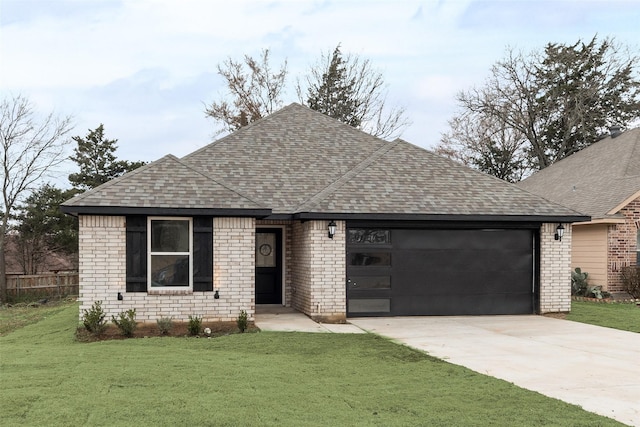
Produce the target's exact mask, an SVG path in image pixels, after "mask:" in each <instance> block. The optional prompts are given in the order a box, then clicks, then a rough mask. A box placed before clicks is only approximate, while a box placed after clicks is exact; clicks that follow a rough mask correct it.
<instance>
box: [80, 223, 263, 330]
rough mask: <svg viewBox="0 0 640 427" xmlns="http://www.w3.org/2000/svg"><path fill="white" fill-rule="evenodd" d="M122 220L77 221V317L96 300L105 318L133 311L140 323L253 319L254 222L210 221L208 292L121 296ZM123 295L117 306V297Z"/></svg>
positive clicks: (123, 263)
mask: <svg viewBox="0 0 640 427" xmlns="http://www.w3.org/2000/svg"><path fill="white" fill-rule="evenodd" d="M125 220H126V219H125V217H121V216H117V217H116V216H111V217H109V216H87V215H81V216H80V318H82V312H83V310H85V309H88V308H90V307H91V305H92V304H93V302H94V301H98V300H99V301H102V306H103V309H104V310H105V313H106V314H107V318H108V319H110V318H111V315H117V314H118V313H120V312H121V311H125V310H129V309H132V308H135V309H136V319H137V320H138V321H140V322H155V320H156V319H159V318H161V317H172V318H173V320H174V321H187V320H188V318H189V316H190V315H198V316H202V317H203V320H205V321H233V320H235V319H236V318H237V317H238V314H239V313H240V310H246V311H247V314H248V316H249V319H250V320H254V316H255V300H254V277H255V267H254V266H255V254H254V246H255V220H254V219H253V218H214V222H213V233H214V234H213V269H214V272H213V274H214V278H213V282H214V283H213V285H214V289H215V290H218V291H219V295H220V298H219V299H214V292H191V293H188V292H187V293H185V292H154V293H153V294H148V293H145V292H126V284H125V277H126V247H125V237H126V236H125V230H126V229H125V226H126V224H125ZM118 292H121V293H122V294H123V296H124V299H123V300H122V301H118V299H117V294H118Z"/></svg>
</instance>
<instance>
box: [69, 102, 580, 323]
mask: <svg viewBox="0 0 640 427" xmlns="http://www.w3.org/2000/svg"><path fill="white" fill-rule="evenodd" d="M62 209H63V211H64V212H67V213H70V214H74V215H78V216H79V219H80V282H81V290H80V301H81V309H82V310H84V309H86V308H89V307H90V306H91V304H92V303H93V302H94V301H96V300H101V301H103V307H104V309H105V310H106V312H107V315H111V314H116V313H118V312H120V311H123V310H127V309H130V308H135V309H136V313H137V317H138V319H140V320H143V321H149V320H154V319H157V318H160V317H173V318H174V320H185V319H186V318H187V317H188V316H189V315H194V314H195V315H201V316H203V317H204V318H205V319H206V320H233V319H235V318H237V316H238V314H239V313H240V310H246V311H247V313H248V315H249V317H250V318H253V316H254V313H255V308H256V304H281V305H286V306H291V307H293V308H295V309H297V310H299V311H301V312H303V313H306V314H307V315H309V316H310V317H312V318H313V319H316V320H320V321H327V322H341V321H344V320H345V318H346V317H349V316H395V315H463V314H464V315H469V314H471V315H473V314H519V313H528V314H530V313H535V312H554V311H556V312H557V311H569V309H570V268H569V267H570V266H569V261H570V253H569V249H570V245H571V232H570V230H571V227H569V226H567V227H566V232H565V236H564V238H563V240H562V241H556V240H554V234H555V232H556V228H557V227H558V225H559V224H560V223H564V224H565V225H568V223H571V222H574V221H587V220H588V219H589V218H588V217H587V216H584V215H581V214H578V213H577V212H575V211H573V210H571V209H569V208H566V207H564V206H561V205H558V204H555V203H552V202H549V201H547V200H544V199H543V198H541V197H538V196H535V195H533V194H531V193H529V192H526V191H524V190H521V189H520V188H518V187H516V186H515V185H512V184H509V183H507V182H505V181H502V180H499V179H497V178H494V177H491V176H488V175H485V174H483V173H480V172H477V171H474V170H472V169H469V168H467V167H464V166H461V165H459V164H457V163H454V162H452V161H450V160H448V159H445V158H443V157H440V156H437V155H435V154H433V153H431V152H429V151H426V150H424V149H422V148H419V147H416V146H414V145H411V144H409V143H407V142H405V141H402V140H395V141H393V142H387V141H384V140H382V139H379V138H375V137H373V136H371V135H368V134H366V133H363V132H361V131H359V130H356V129H354V128H353V127H350V126H348V125H345V124H343V123H340V122H338V121H336V120H334V119H331V118H329V117H327V116H325V115H323V114H320V113H317V112H314V111H312V110H310V109H308V108H306V107H303V106H300V105H298V104H292V105H289V106H288V107H286V108H283V109H282V110H280V111H278V112H276V113H274V114H272V115H270V116H268V117H266V118H264V119H262V120H260V121H257V122H255V123H253V124H251V125H249V126H246V127H244V128H242V129H240V130H238V131H237V132H235V133H233V134H231V135H229V136H227V137H224V138H222V139H220V140H218V141H216V142H213V143H212V144H209V145H207V146H206V147H203V148H201V149H200V150H198V151H196V152H194V153H192V154H189V155H187V156H185V157H184V158H182V159H178V158H176V157H174V156H171V155H168V156H165V157H163V158H161V159H160V160H157V161H156V162H154V163H151V164H148V165H146V166H143V167H141V168H139V169H136V170H135V171H132V172H130V173H128V174H126V175H124V176H122V177H119V178H116V179H114V180H112V181H110V182H108V183H106V184H104V185H102V186H100V187H97V188H95V189H93V190H91V191H88V192H86V193H84V194H82V195H80V196H77V197H75V198H73V199H71V200H69V201H67V202H66V203H64V204H63V206H62ZM334 229H335V235H333V236H329V234H330V233H329V231H333V230H334ZM81 312H82V311H81Z"/></svg>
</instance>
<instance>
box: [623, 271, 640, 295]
mask: <svg viewBox="0 0 640 427" xmlns="http://www.w3.org/2000/svg"><path fill="white" fill-rule="evenodd" d="M622 289H623V290H624V291H625V292H626V293H628V294H629V295H631V296H632V297H633V298H640V265H629V266H626V267H622Z"/></svg>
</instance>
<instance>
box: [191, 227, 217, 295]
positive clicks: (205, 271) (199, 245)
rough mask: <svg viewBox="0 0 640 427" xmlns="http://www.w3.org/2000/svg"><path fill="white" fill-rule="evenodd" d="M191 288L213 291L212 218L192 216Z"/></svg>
mask: <svg viewBox="0 0 640 427" xmlns="http://www.w3.org/2000/svg"><path fill="white" fill-rule="evenodd" d="M193 290H194V291H200V292H202V291H209V292H211V291H213V218H210V217H194V218H193Z"/></svg>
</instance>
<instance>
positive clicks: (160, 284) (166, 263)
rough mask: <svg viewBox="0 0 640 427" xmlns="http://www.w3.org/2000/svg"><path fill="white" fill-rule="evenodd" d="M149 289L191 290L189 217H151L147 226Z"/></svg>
mask: <svg viewBox="0 0 640 427" xmlns="http://www.w3.org/2000/svg"><path fill="white" fill-rule="evenodd" d="M147 227H148V232H147V239H148V241H147V247H148V248H149V253H148V266H149V270H148V282H147V283H149V287H150V288H151V289H154V288H155V289H160V288H161V289H167V288H169V289H171V288H175V289H190V288H192V286H193V284H192V278H193V262H192V258H193V256H192V254H193V241H192V235H193V232H192V227H193V225H192V221H191V218H161V217H155V218H154V217H150V218H149V219H148V223H147Z"/></svg>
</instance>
